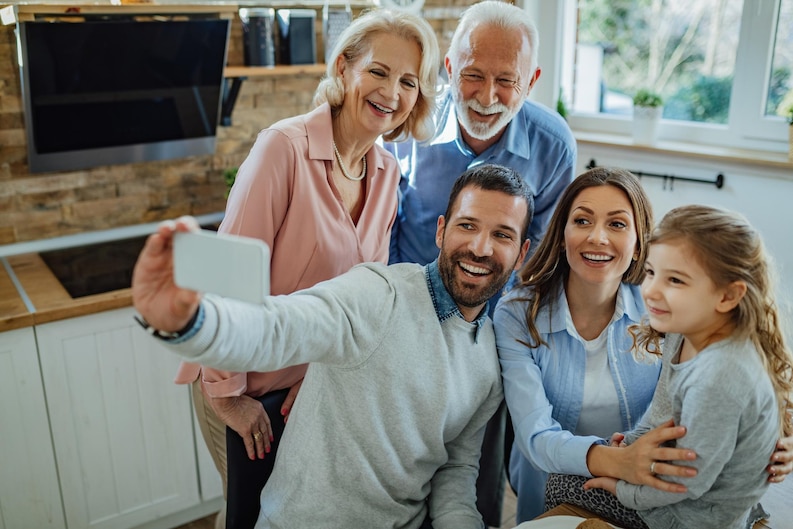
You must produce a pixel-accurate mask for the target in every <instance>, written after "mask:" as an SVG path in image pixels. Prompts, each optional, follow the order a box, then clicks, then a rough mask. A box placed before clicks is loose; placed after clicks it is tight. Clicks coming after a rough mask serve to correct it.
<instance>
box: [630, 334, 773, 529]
mask: <svg viewBox="0 0 793 529" xmlns="http://www.w3.org/2000/svg"><path fill="white" fill-rule="evenodd" d="M682 342H683V337H682V336H681V335H672V334H667V335H666V338H665V341H664V346H663V367H662V368H661V376H660V378H659V380H658V386H657V388H656V390H655V394H654V395H653V401H652V403H651V404H650V408H649V409H648V410H647V413H646V414H645V416H644V417H643V419H642V421H641V422H640V424H639V425H638V426H637V428H636V429H635V430H633V431H632V432H629V433H628V434H627V435H626V442H628V444H630V443H632V442H634V441H635V440H636V439H637V438H638V437H639V436H640V435H641V434H642V433H644V432H646V431H648V430H650V429H652V428H654V427H656V426H658V425H660V424H661V423H663V422H665V421H667V420H668V419H670V418H673V419H674V420H675V424H679V425H683V426H685V427H686V428H687V432H686V435H685V437H683V438H682V439H679V440H678V441H677V446H678V447H681V448H690V449H692V450H694V451H695V452H696V453H697V460H696V461H694V462H693V464H692V462H678V464H681V465H688V466H693V467H695V468H696V469H697V476H696V477H693V478H672V477H666V476H665V477H664V479H666V480H668V481H675V482H678V483H682V484H684V485H685V486H686V487H687V488H688V492H686V493H671V492H663V491H660V490H657V489H654V488H652V487H649V486H646V485H632V484H630V483H626V482H624V481H620V482H618V483H617V497H618V498H619V500H620V502H622V503H623V504H624V505H625V506H627V507H630V508H632V509H636V510H638V511H639V515H640V516H641V517H642V519H644V521H645V522H646V523H647V525H648V526H649V527H650V529H676V528H681V529H682V528H693V527H696V528H697V529H706V528H713V529H732V528H735V529H743V528H744V527H745V520H746V518H747V516H748V514H749V511H750V509H751V507H752V506H753V505H754V504H755V503H757V501H758V500H759V499H760V497H761V496H762V495H763V493H764V492H765V490H766V489H767V488H768V482H767V478H768V474H767V473H766V471H765V467H766V465H768V460H769V458H770V457H771V454H772V453H773V451H774V446H775V444H776V441H777V439H778V437H779V433H780V432H779V420H778V412H777V402H776V397H775V395H774V390H773V387H772V385H771V381H770V380H769V378H768V375H767V374H766V371H765V368H764V367H763V364H762V362H761V360H760V356H759V353H758V352H757V350H756V349H755V347H754V345H753V344H752V343H750V342H747V341H736V340H731V339H728V340H724V341H721V342H717V343H715V344H713V345H710V346H708V347H706V348H705V349H703V350H702V351H701V352H700V353H699V354H698V355H697V356H696V357H694V358H693V359H691V360H689V361H687V362H683V363H680V364H678V363H672V362H673V361H674V360H675V359H676V358H677V357H678V356H679V351H680V346H681V344H682Z"/></svg>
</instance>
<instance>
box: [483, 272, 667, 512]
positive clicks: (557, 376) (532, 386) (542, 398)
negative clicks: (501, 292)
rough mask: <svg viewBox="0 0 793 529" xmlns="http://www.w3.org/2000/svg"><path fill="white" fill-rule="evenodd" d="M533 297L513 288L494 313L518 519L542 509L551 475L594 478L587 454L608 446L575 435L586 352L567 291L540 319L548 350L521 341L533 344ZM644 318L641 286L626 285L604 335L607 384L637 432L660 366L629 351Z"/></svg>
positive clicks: (582, 406) (582, 408) (624, 421)
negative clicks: (574, 328) (633, 330)
mask: <svg viewBox="0 0 793 529" xmlns="http://www.w3.org/2000/svg"><path fill="white" fill-rule="evenodd" d="M529 295H530V291H529V290H527V289H525V288H519V289H515V290H513V291H511V292H510V293H509V294H507V295H506V296H505V297H504V298H502V299H501V301H500V302H499V304H498V306H497V307H496V311H495V316H494V322H495V330H496V343H497V345H498V355H499V360H500V361H501V376H502V379H503V382H504V397H505V398H506V400H507V406H508V407H509V411H510V413H511V415H512V421H513V424H514V426H515V445H514V447H513V450H512V457H511V460H510V479H511V481H512V483H513V485H514V486H515V488H516V490H517V492H518V518H519V519H518V520H517V521H518V522H521V521H525V520H528V519H531V518H534V517H536V516H538V515H540V514H541V513H542V512H543V496H544V490H545V480H546V474H545V472H555V473H562V474H577V475H579V476H591V474H590V473H589V470H588V468H587V465H586V455H587V452H588V451H589V448H590V447H591V446H592V444H594V443H597V442H601V441H602V440H601V439H600V438H598V437H595V436H577V435H576V426H577V425H578V418H579V416H580V415H581V413H586V411H585V407H586V403H584V402H583V400H584V375H585V372H586V350H585V348H584V344H583V342H582V341H581V338H580V336H578V333H576V332H573V333H571V332H570V328H569V326H568V319H569V318H570V316H569V313H570V308H569V306H568V305H567V297H566V295H565V293H564V290H563V289H562V291H561V292H560V293H559V295H558V296H557V297H556V298H555V299H553V300H552V302H551V303H549V304H546V305H544V306H543V307H541V308H540V310H539V312H538V314H537V318H536V319H535V323H536V325H537V329H538V331H539V333H540V337H541V338H542V339H543V341H545V342H546V343H547V344H548V345H540V346H539V347H536V348H529V347H528V346H526V345H524V344H522V343H520V341H523V342H529V343H531V342H533V340H532V339H531V337H530V335H529V329H528V326H527V324H526V307H527V305H528V301H525V300H522V298H527V297H528V296H529ZM643 314H644V302H643V301H642V298H641V296H640V293H639V287H638V286H634V285H627V284H624V283H623V284H622V285H621V286H620V289H619V292H618V294H617V307H616V315H615V317H614V319H612V321H611V323H610V324H609V326H608V327H607V329H606V331H605V332H607V333H608V340H607V348H608V350H607V353H608V366H609V371H610V372H611V378H612V380H611V381H608V382H610V383H611V382H613V384H614V387H615V388H616V390H617V400H618V401H619V412H620V416H621V418H622V427H623V430H624V431H625V430H630V429H631V428H633V427H634V426H635V425H636V424H637V423H638V421H639V419H640V418H641V416H642V415H643V414H644V412H645V410H646V409H647V407H648V406H649V405H650V401H651V400H652V397H653V392H654V391H655V385H656V383H657V382H658V374H659V372H660V369H661V363H660V362H659V361H657V359H656V358H655V357H650V358H647V359H646V361H637V360H636V359H635V358H634V356H633V355H632V354H631V353H630V349H631V345H632V343H633V340H632V338H631V336H630V334H629V333H628V327H629V326H630V325H633V324H634V323H638V322H639V321H640V319H641V317H642V315H643ZM612 433H613V432H603V433H602V434H603V436H604V437H607V436H610V435H611V434H612ZM530 462H531V463H530ZM537 469H539V470H537Z"/></svg>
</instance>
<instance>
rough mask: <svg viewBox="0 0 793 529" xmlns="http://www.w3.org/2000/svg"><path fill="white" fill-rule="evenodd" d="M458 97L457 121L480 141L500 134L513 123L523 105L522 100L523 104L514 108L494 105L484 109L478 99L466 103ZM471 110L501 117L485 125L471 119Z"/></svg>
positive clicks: (456, 100) (456, 102) (498, 104)
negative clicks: (469, 110)
mask: <svg viewBox="0 0 793 529" xmlns="http://www.w3.org/2000/svg"><path fill="white" fill-rule="evenodd" d="M456 95H457V97H456V98H455V106H456V107H457V119H458V120H459V121H460V124H461V125H462V126H463V128H464V129H465V131H466V132H468V134H470V135H471V136H472V137H473V138H474V139H477V140H480V141H486V140H489V139H490V138H492V137H493V136H495V135H496V134H498V133H499V132H500V131H501V129H503V128H504V127H506V126H507V125H509V122H510V121H512V118H514V117H515V115H516V114H517V113H518V111H519V110H520V106H521V103H522V100H521V103H518V104H516V105H515V107H514V108H509V107H508V106H506V105H504V104H502V103H493V104H492V105H490V106H489V107H483V106H482V105H480V104H479V102H478V101H477V100H476V99H469V100H468V101H464V100H463V99H462V95H461V94H460V93H459V92H458V93H457V94H456ZM469 108H470V109H471V110H473V111H475V112H478V113H480V114H485V115H489V114H497V113H498V114H500V115H499V117H498V118H497V119H496V121H495V122H493V123H492V124H490V123H483V122H480V121H475V120H473V119H472V118H471V116H470V115H469V113H468V109H469Z"/></svg>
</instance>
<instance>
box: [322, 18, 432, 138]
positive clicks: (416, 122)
mask: <svg viewBox="0 0 793 529" xmlns="http://www.w3.org/2000/svg"><path fill="white" fill-rule="evenodd" d="M381 34H390V35H395V36H397V37H401V38H403V39H405V40H412V41H415V42H416V43H417V44H418V45H419V48H421V64H420V65H419V74H418V75H419V97H418V99H417V100H416V105H415V106H414V107H413V110H411V111H410V115H408V118H407V120H405V122H404V123H402V124H401V125H399V126H398V127H397V128H395V129H394V130H392V131H390V132H388V133H386V134H383V139H384V140H385V141H404V140H406V139H408V137H409V136H413V137H414V138H415V139H416V140H419V141H423V140H427V139H429V138H430V137H432V135H433V133H434V132H435V124H434V122H433V114H434V112H435V97H436V96H437V94H438V88H437V83H438V70H439V68H440V52H439V50H438V41H437V39H436V37H435V32H434V31H433V29H432V27H431V26H430V25H429V23H427V21H426V20H424V19H423V18H420V17H418V16H415V15H412V14H410V13H406V12H403V11H392V10H389V9H373V10H370V11H367V12H366V13H364V14H363V15H361V16H359V17H358V18H357V19H355V20H354V21H353V22H352V24H350V25H349V26H348V27H347V29H345V30H344V32H342V34H341V36H340V37H339V40H338V41H337V42H336V45H335V46H334V47H333V52H332V53H331V55H330V57H331V58H330V59H329V60H328V65H327V69H326V70H325V75H324V76H323V77H322V80H320V82H319V86H317V90H316V92H315V93H314V105H315V106H319V105H321V104H322V103H325V102H327V103H328V104H329V105H330V107H331V110H332V112H333V114H334V115H336V114H337V113H338V112H339V110H340V109H341V105H342V103H343V102H344V83H343V82H342V79H341V77H339V75H338V73H337V71H336V61H337V59H338V58H339V56H343V57H344V60H345V61H347V63H348V64H352V63H354V62H355V61H357V60H358V59H359V58H360V57H361V56H362V55H363V54H364V53H366V52H367V51H368V50H369V48H370V46H371V41H372V39H373V38H375V37H376V36H377V35H381Z"/></svg>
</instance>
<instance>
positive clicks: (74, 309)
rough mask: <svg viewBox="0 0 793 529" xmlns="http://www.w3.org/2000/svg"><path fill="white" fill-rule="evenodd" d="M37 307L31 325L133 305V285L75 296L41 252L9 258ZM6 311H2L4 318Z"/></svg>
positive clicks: (0, 316) (23, 287)
mask: <svg viewBox="0 0 793 529" xmlns="http://www.w3.org/2000/svg"><path fill="white" fill-rule="evenodd" d="M7 261H8V263H9V264H10V265H11V269H12V270H13V271H14V274H16V276H17V278H18V279H19V282H20V284H21V286H22V289H23V290H24V292H25V293H26V294H27V296H28V297H29V298H30V302H31V304H32V305H33V307H34V308H35V311H34V312H33V313H32V314H31V315H30V316H31V322H30V323H29V324H28V325H40V324H42V323H49V322H51V321H57V320H64V319H66V318H74V317H76V316H86V315H88V314H95V313H97V312H102V311H106V310H111V309H118V308H122V307H129V306H130V305H132V291H131V289H129V288H123V289H121V290H114V291H111V292H104V293H102V294H94V295H91V296H83V297H79V298H73V297H72V296H71V295H69V293H68V292H67V291H66V289H65V288H64V287H63V285H62V284H61V283H60V281H58V279H57V278H56V277H55V274H53V273H52V271H51V270H50V269H49V267H47V265H46V264H45V263H44V261H43V260H42V258H41V256H39V254H37V253H30V254H23V255H15V256H12V257H8V258H7ZM4 315H5V312H0V318H2V317H3V316H4ZM0 321H2V320H0Z"/></svg>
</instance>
